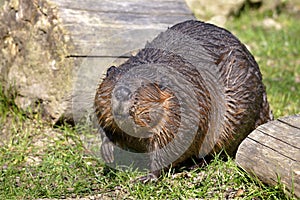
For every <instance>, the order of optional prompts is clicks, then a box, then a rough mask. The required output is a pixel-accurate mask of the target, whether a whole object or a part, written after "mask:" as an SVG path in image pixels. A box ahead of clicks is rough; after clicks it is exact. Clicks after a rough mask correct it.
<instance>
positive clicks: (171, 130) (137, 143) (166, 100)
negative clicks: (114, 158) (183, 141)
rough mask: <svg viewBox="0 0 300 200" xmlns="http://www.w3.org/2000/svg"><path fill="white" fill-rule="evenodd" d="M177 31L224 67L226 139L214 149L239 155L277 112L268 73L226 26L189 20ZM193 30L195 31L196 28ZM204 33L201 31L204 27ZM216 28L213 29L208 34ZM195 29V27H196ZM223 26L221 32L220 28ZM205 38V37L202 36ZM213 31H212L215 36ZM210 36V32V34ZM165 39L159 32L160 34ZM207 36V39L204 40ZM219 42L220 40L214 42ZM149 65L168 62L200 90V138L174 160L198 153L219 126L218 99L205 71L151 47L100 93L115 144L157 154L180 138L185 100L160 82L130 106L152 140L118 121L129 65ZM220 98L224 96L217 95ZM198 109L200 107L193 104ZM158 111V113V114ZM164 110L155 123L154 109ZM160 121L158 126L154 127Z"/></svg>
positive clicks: (103, 122)
mask: <svg viewBox="0 0 300 200" xmlns="http://www.w3.org/2000/svg"><path fill="white" fill-rule="evenodd" d="M171 29H174V30H180V31H181V32H182V33H186V34H189V35H190V36H191V37H194V38H195V39H196V40H199V41H200V43H201V45H203V47H204V48H205V49H206V51H207V52H209V54H210V57H209V58H207V62H212V63H213V64H214V65H215V66H216V69H217V71H218V79H219V80H218V81H219V82H220V83H221V84H222V87H223V89H222V93H223V94H222V95H223V96H224V102H225V103H224V105H223V103H222V102H223V101H220V104H222V105H220V106H223V108H224V109H225V111H226V112H225V114H224V121H223V124H222V130H221V137H220V139H219V140H218V141H217V144H211V145H212V146H213V150H212V151H211V152H210V153H213V152H219V151H220V150H221V149H225V150H226V151H227V152H228V153H229V154H230V155H234V152H235V151H236V149H237V147H238V145H239V144H240V142H241V141H242V140H243V139H244V138H245V137H246V136H247V135H248V134H249V133H250V132H251V131H252V130H253V129H255V128H256V127H257V126H259V125H260V124H263V123H265V122H267V121H269V120H271V119H272V114H271V111H270V109H269V105H268V102H267V98H266V93H265V88H264V86H263V84H262V77H261V74H260V71H259V68H258V65H257V63H256V62H255V60H254V58H253V56H252V55H251V54H250V53H249V51H248V50H247V49H246V47H245V46H244V45H242V44H241V43H240V42H239V41H238V40H237V39H236V38H235V37H234V36H233V35H231V34H230V33H229V32H227V31H226V30H223V29H222V30H219V29H217V28H216V27H214V26H213V25H209V24H205V23H202V22H196V21H188V22H183V23H182V24H179V25H176V26H174V27H172V28H171ZM190 29H191V30H190ZM199 29H201V32H200V31H198V32H197V31H196V30H199ZM210 29H212V30H213V31H212V33H206V31H209V30H210ZM194 30H195V31H194ZM216 30H219V31H220V32H221V33H220V32H214V31H216ZM213 33H215V34H223V35H222V36H221V39H218V38H217V39H216V40H215V41H214V37H217V36H218V35H217V36H214V35H213ZM201 34H202V35H204V36H202V35H201ZM210 34H211V35H210ZM206 35H209V36H206ZM158 37H159V36H158ZM202 38H203V41H204V42H202ZM214 42H218V43H214ZM144 63H167V64H168V65H169V66H171V67H173V68H174V70H178V71H180V73H181V74H182V76H183V77H186V78H187V80H189V81H190V82H191V84H192V85H193V86H195V87H196V88H197V91H196V94H197V100H198V106H199V108H196V109H197V112H198V113H199V116H203V117H201V118H199V126H198V127H199V128H198V133H197V134H196V136H195V139H194V141H193V143H192V144H191V146H190V147H189V149H188V150H187V152H185V153H184V154H183V155H182V156H181V157H180V158H179V159H178V160H176V161H175V162H174V163H172V164H173V166H174V165H177V164H178V163H181V162H182V161H184V160H186V159H188V158H190V157H192V156H197V155H198V153H199V149H200V147H201V145H202V143H203V140H204V138H205V136H206V134H207V131H208V128H209V127H210V126H215V125H216V124H217V123H219V122H217V121H212V118H211V116H212V114H213V113H212V106H213V105H212V104H211V100H212V99H213V98H216V97H214V96H212V94H210V93H209V90H208V89H207V87H206V83H205V82H204V81H203V80H204V79H203V77H202V76H203V75H202V74H200V73H199V72H198V71H197V70H196V69H195V68H193V67H192V66H191V64H190V63H187V61H186V60H185V59H183V58H182V57H180V56H178V55H174V54H172V53H166V52H164V51H163V50H158V49H151V48H148V49H147V48H146V49H143V50H141V51H140V52H139V53H138V54H137V55H136V56H133V57H131V58H130V59H129V60H128V61H127V62H125V63H124V64H123V65H121V66H120V67H118V68H117V69H116V70H115V71H113V72H112V73H110V74H108V76H107V77H106V78H105V79H104V80H103V82H102V83H101V84H100V85H99V88H98V89H97V92H96V97H95V108H96V115H97V119H98V123H99V125H100V126H101V127H102V128H103V130H104V132H105V134H106V135H107V136H108V137H109V138H110V140H111V142H113V143H115V144H117V145H119V146H121V147H126V148H129V149H133V150H135V151H138V152H151V151H154V150H156V149H158V148H163V147H164V146H165V145H166V144H167V143H168V142H170V141H172V139H174V137H176V132H177V129H178V127H179V125H180V120H181V118H180V117H181V113H180V109H179V107H180V106H179V100H178V99H177V98H176V96H175V95H174V93H175V92H176V91H171V90H170V89H169V88H161V87H159V83H146V84H145V85H144V86H143V87H141V88H139V89H138V90H137V91H136V92H135V93H134V94H133V95H134V98H132V99H133V101H132V102H131V107H130V110H129V113H130V116H131V117H132V119H133V120H134V122H135V123H136V124H137V125H139V126H141V127H149V128H151V127H152V128H151V132H152V133H153V135H152V137H149V138H135V137H132V136H130V135H127V134H126V133H124V132H123V131H122V130H121V129H120V128H119V127H118V125H117V124H116V122H115V121H114V118H113V115H112V108H111V99H112V96H111V95H112V91H113V89H114V86H115V84H116V83H117V81H118V80H119V79H120V77H121V76H122V75H123V74H125V73H126V72H127V71H128V70H129V69H131V68H133V67H138V66H139V65H140V64H144ZM216 100H217V101H218V99H216ZM190 109H195V108H192V107H191V108H190ZM156 111H157V112H156ZM155 112H156V113H158V116H156V117H154V119H157V121H153V117H150V115H151V113H155ZM150 123H152V124H153V123H154V124H155V126H154V127H153V126H149V124H150Z"/></svg>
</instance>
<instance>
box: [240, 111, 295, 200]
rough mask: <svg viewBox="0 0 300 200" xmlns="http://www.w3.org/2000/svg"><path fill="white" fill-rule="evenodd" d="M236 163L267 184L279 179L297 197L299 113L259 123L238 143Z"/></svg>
mask: <svg viewBox="0 0 300 200" xmlns="http://www.w3.org/2000/svg"><path fill="white" fill-rule="evenodd" d="M236 163H237V164H238V165H239V166H240V167H241V168H243V169H244V170H245V171H247V172H249V173H251V174H253V175H255V176H257V177H258V178H259V179H260V180H261V181H263V182H265V183H267V184H271V185H276V184H277V183H278V181H279V180H280V183H283V184H284V185H285V186H286V187H287V189H288V191H289V192H290V193H293V194H294V195H295V196H296V197H299V198H300V115H294V116H289V117H285V118H281V119H277V120H275V121H271V122H269V123H266V124H264V125H262V126H259V127H258V128H257V129H256V130H254V131H253V132H252V133H251V134H249V136H248V137H247V138H246V139H245V140H244V141H243V142H242V143H241V144H240V146H239V149H238V151H237V154H236Z"/></svg>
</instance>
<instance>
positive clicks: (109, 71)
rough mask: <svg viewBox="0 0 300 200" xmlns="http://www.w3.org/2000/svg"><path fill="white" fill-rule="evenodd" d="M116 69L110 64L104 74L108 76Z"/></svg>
mask: <svg viewBox="0 0 300 200" xmlns="http://www.w3.org/2000/svg"><path fill="white" fill-rule="evenodd" d="M117 70H118V68H117V67H116V66H111V67H110V68H108V69H107V71H106V76H110V75H111V74H113V73H115V72H116V71H117Z"/></svg>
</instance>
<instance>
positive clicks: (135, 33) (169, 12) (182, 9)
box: [52, 0, 194, 56]
mask: <svg viewBox="0 0 300 200" xmlns="http://www.w3.org/2000/svg"><path fill="white" fill-rule="evenodd" d="M52 2H53V3H54V4H56V5H57V6H58V9H59V15H60V18H61V19H62V20H63V24H64V26H65V27H66V29H67V30H69V31H70V34H71V37H72V39H73V41H74V44H75V49H74V50H73V51H72V52H71V54H72V55H87V54H89V53H91V52H90V51H91V50H94V49H97V50H98V51H97V52H93V53H94V55H98V56H119V55H120V53H123V52H124V51H125V52H126V50H127V51H128V50H131V49H132V48H136V47H143V46H144V44H145V43H146V41H149V40H152V39H153V37H155V36H156V35H157V34H158V33H159V32H161V31H163V30H165V29H166V28H167V27H168V26H171V25H173V24H176V23H178V22H181V21H184V20H186V19H192V18H194V17H193V15H192V13H191V11H190V10H189V9H188V7H187V5H186V4H185V1H184V0H172V1H170V0H154V1H146V0H126V1H123V0H113V1H110V0H101V1H98V0H89V1H83V0H79V1H71V0H67V1H64V0H52ZM99 45H100V46H101V47H105V48H99ZM128 45H129V46H128ZM126 46H128V47H127V48H125V47H126ZM119 49H122V50H121V52H120V50H119Z"/></svg>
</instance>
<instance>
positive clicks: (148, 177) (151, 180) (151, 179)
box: [133, 173, 158, 184]
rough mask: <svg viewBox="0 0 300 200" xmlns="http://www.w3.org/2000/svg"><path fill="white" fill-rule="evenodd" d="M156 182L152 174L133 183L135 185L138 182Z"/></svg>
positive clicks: (155, 177)
mask: <svg viewBox="0 0 300 200" xmlns="http://www.w3.org/2000/svg"><path fill="white" fill-rule="evenodd" d="M157 180H158V178H157V176H156V175H155V174H153V173H149V174H147V175H145V176H141V177H139V178H137V179H135V180H133V183H137V182H140V183H143V184H145V183H149V182H156V181H157Z"/></svg>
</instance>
